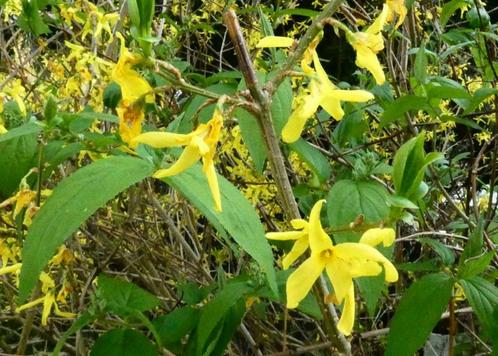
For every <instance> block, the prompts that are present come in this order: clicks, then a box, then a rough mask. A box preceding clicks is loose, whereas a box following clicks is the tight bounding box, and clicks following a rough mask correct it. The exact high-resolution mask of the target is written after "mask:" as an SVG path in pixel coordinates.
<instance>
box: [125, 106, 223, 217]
mask: <svg viewBox="0 0 498 356" xmlns="http://www.w3.org/2000/svg"><path fill="white" fill-rule="evenodd" d="M222 126H223V116H222V115H221V111H220V110H219V108H218V107H216V109H215V110H214V114H213V117H212V119H211V120H209V122H208V123H206V124H200V125H199V126H198V127H197V128H196V129H195V130H194V131H192V132H191V133H189V134H187V135H183V134H177V133H171V132H146V133H143V134H141V135H139V136H137V137H135V138H134V139H132V140H131V144H132V145H136V144H138V143H145V144H147V145H149V146H152V147H155V148H163V147H179V146H186V147H185V149H184V150H183V152H182V154H181V155H180V157H179V158H178V161H176V162H175V163H174V164H173V165H172V166H171V167H169V168H166V169H160V170H158V171H157V172H155V173H154V177H155V178H163V177H169V176H173V175H176V174H179V173H181V172H183V171H184V170H186V169H187V168H189V167H191V166H192V165H193V164H194V163H195V162H197V161H198V160H199V159H201V158H202V163H203V171H204V174H205V175H206V177H207V180H208V184H209V188H210V189H211V195H212V196H213V200H214V204H215V209H216V210H217V211H221V196H220V189H219V187H218V178H217V177H216V169H215V167H214V155H215V153H216V145H217V143H218V140H219V137H220V132H221V128H222Z"/></svg>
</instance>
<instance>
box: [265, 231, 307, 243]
mask: <svg viewBox="0 0 498 356" xmlns="http://www.w3.org/2000/svg"><path fill="white" fill-rule="evenodd" d="M306 235H308V232H307V231H282V232H268V233H267V234H266V238H267V239H270V240H279V241H287V240H299V239H300V238H302V237H303V236H306Z"/></svg>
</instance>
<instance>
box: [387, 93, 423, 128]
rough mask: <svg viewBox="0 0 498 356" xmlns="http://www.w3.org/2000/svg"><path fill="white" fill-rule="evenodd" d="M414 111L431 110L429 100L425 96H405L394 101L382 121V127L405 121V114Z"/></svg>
mask: <svg viewBox="0 0 498 356" xmlns="http://www.w3.org/2000/svg"><path fill="white" fill-rule="evenodd" d="M412 110H430V108H429V105H428V102H427V98H424V97H423V96H414V95H405V96H402V97H401V98H398V99H396V100H394V101H393V102H392V103H390V104H389V106H388V107H387V108H386V110H385V111H384V115H382V119H381V121H380V126H381V127H386V126H387V125H389V124H391V123H393V122H396V121H398V120H400V119H403V115H404V113H406V112H408V111H412Z"/></svg>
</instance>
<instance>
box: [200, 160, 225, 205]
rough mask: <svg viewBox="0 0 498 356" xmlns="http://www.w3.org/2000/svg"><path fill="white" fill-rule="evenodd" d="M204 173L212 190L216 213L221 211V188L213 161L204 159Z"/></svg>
mask: <svg viewBox="0 0 498 356" xmlns="http://www.w3.org/2000/svg"><path fill="white" fill-rule="evenodd" d="M203 171H204V174H205V175H206V177H207V181H208V185H209V189H210V190H211V196H212V197H213V200H214V208H215V210H216V211H218V212H220V211H221V194H220V187H219V185H218V177H217V175H216V169H215V168H214V163H213V160H212V159H204V161H203Z"/></svg>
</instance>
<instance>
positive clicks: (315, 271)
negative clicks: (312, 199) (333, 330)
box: [286, 200, 398, 335]
mask: <svg viewBox="0 0 498 356" xmlns="http://www.w3.org/2000/svg"><path fill="white" fill-rule="evenodd" d="M323 202H324V200H320V201H318V202H317V203H316V204H315V206H314V207H313V209H312V210H311V213H310V220H309V244H310V248H311V256H310V257H309V258H308V259H307V260H306V261H305V262H303V264H301V265H300V266H299V267H298V268H297V269H296V270H295V271H294V272H293V273H292V274H291V275H290V276H289V278H288V280H287V286H286V292H287V307H288V308H296V307H297V306H298V305H299V302H300V301H301V300H303V299H304V297H306V295H307V294H308V292H309V291H310V289H311V287H312V286H313V283H314V282H315V281H316V279H318V278H319V277H320V275H321V274H322V272H323V271H324V270H325V271H326V272H327V275H328V277H329V279H330V281H331V283H332V285H333V287H334V293H335V300H336V301H337V303H338V304H340V303H344V306H343V310H342V314H341V318H340V320H339V323H338V324H337V327H338V329H339V330H340V331H341V332H342V333H343V334H345V335H349V334H351V330H352V329H353V324H354V316H355V299H354V285H353V278H357V277H365V276H376V275H378V274H379V273H381V272H382V267H383V269H384V272H385V280H386V281H388V282H395V281H397V280H398V272H397V271H396V268H394V266H393V265H392V263H391V262H390V261H389V260H388V259H387V258H385V257H384V256H383V255H382V254H381V253H380V252H379V251H377V250H376V249H375V248H373V247H371V246H369V245H367V244H364V243H342V244H338V245H335V246H334V245H333V244H332V241H331V239H330V237H329V236H328V235H327V234H326V233H325V231H324V230H323V228H322V225H321V223H320V210H321V207H322V204H323ZM381 266H382V267H381Z"/></svg>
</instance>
